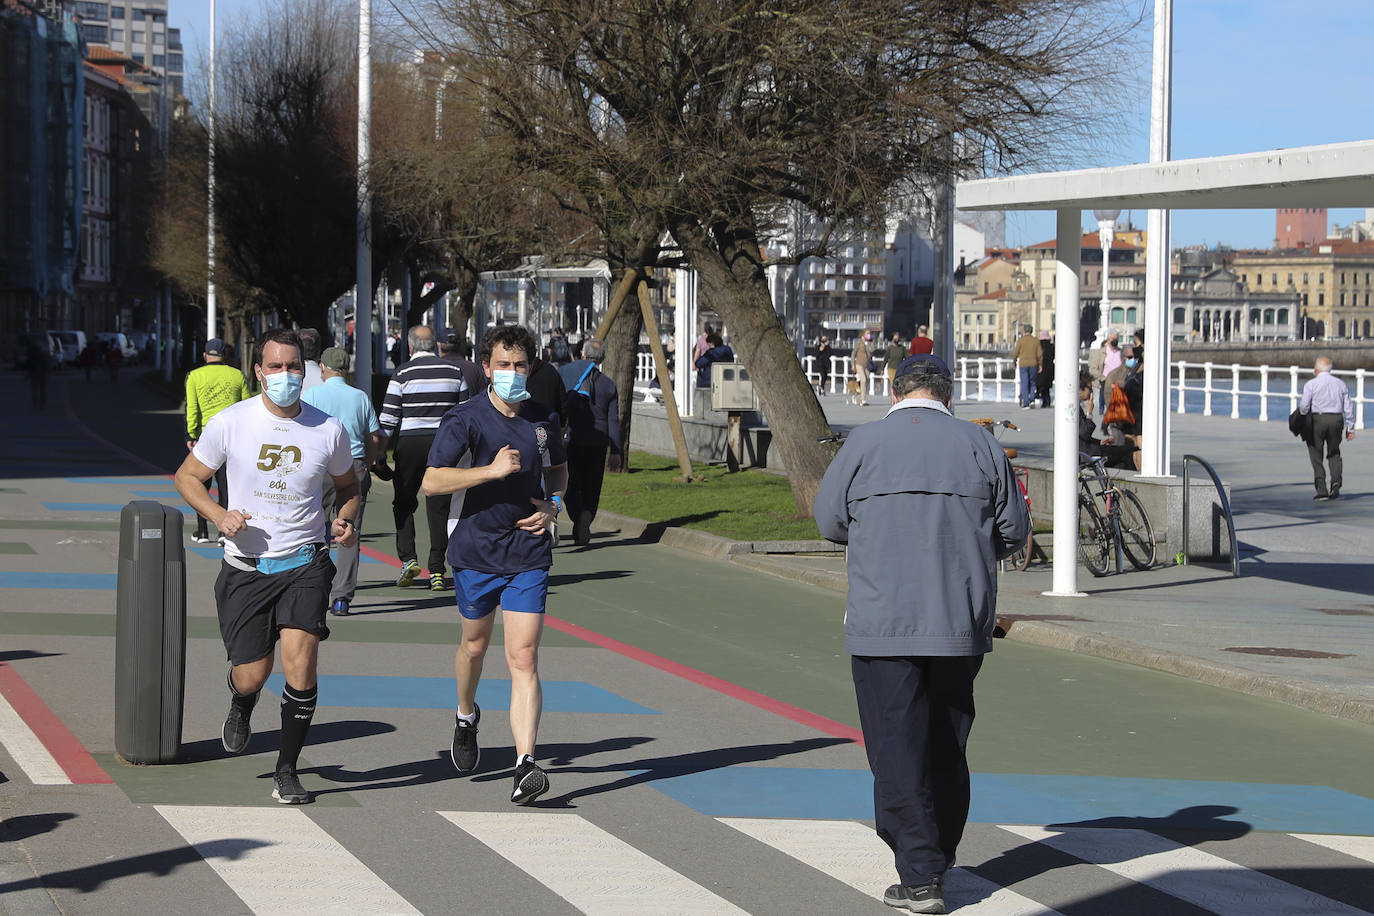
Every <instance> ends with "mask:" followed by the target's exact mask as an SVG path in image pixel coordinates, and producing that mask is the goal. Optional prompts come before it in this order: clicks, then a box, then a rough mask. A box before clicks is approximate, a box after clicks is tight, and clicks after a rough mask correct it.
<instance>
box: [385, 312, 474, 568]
mask: <svg viewBox="0 0 1374 916" xmlns="http://www.w3.org/2000/svg"><path fill="white" fill-rule="evenodd" d="M406 343H407V344H408V345H409V348H410V359H408V360H406V361H405V362H403V363H401V364H400V366H398V367H397V369H396V372H395V373H394V374H393V375H392V376H391V381H390V382H388V383H387V386H386V397H385V399H384V400H383V401H382V415H381V417H380V418H379V422H380V423H381V427H382V433H383V434H384V435H385V436H386V438H387V440H388V444H389V445H390V446H391V448H392V450H393V453H394V454H395V456H396V469H395V471H394V477H392V481H391V486H392V500H391V515H392V520H393V521H394V522H395V523H396V552H397V554H399V555H400V560H401V572H400V574H399V575H397V576H396V584H397V585H399V586H401V587H402V588H405V587H407V586H409V585H410V584H411V583H413V582H414V581H415V578H416V577H417V576H418V575H419V574H420V561H419V552H418V551H417V550H416V547H415V510H416V509H418V508H419V507H420V500H419V493H420V481H421V480H422V479H423V478H424V476H425V461H426V460H427V459H428V458H429V449H430V446H432V445H433V444H434V433H435V431H436V430H438V429H439V421H440V420H441V419H442V418H443V416H444V413H445V412H446V411H447V410H448V409H449V408H450V407H453V406H454V405H455V404H458V403H461V402H462V401H464V400H466V399H467V398H468V397H469V396H470V395H471V392H470V391H469V390H468V387H467V382H466V381H465V380H464V378H463V372H462V370H461V369H460V368H459V367H458V366H455V365H454V364H452V363H449V362H445V361H444V360H442V359H440V358H439V355H438V354H437V353H436V352H435V349H436V348H435V343H434V331H432V330H431V329H430V328H428V327H426V326H425V325H422V324H417V325H416V326H415V327H413V328H411V329H410V333H409V334H408V335H407V336H406ZM377 471H378V474H377V476H378V477H381V478H382V479H383V480H386V479H387V477H388V475H392V474H393V471H392V470H391V468H390V467H388V466H387V463H386V453H385V451H383V453H382V457H381V458H380V459H379V460H378V468H377ZM425 521H426V522H427V524H428V527H429V561H428V562H429V588H430V590H431V591H436V592H441V591H443V590H444V548H445V546H446V545H447V544H448V537H447V534H448V531H447V526H448V500H446V499H426V500H425Z"/></svg>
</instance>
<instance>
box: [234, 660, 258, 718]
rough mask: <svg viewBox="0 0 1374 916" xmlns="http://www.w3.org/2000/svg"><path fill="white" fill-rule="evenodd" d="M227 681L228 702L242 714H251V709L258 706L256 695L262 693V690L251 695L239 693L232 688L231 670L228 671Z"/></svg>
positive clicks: (236, 689)
mask: <svg viewBox="0 0 1374 916" xmlns="http://www.w3.org/2000/svg"><path fill="white" fill-rule="evenodd" d="M227 680H228V681H229V697H230V702H232V703H233V704H234V705H235V706H237V707H239V708H240V709H242V710H243V711H244V712H249V713H251V712H252V711H253V707H254V706H257V705H258V694H260V693H262V690H261V689H258V690H255V691H253V692H252V693H240V692H239V689H238V688H237V687H235V686H234V670H233V669H232V668H231V669H229V677H228V678H227Z"/></svg>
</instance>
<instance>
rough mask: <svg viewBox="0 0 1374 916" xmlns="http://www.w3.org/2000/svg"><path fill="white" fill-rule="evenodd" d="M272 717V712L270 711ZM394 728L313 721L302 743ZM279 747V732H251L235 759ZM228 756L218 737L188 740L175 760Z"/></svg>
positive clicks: (354, 721)
mask: <svg viewBox="0 0 1374 916" xmlns="http://www.w3.org/2000/svg"><path fill="white" fill-rule="evenodd" d="M272 715H273V716H275V715H276V710H275V709H274V710H273V711H272ZM395 730H396V726H394V725H392V724H390V723H388V722H377V721H374V720H371V719H347V720H343V721H339V722H316V723H314V724H313V725H311V727H310V737H309V739H308V741H307V742H306V747H307V749H308V748H309V747H310V746H311V745H315V744H328V743H330V742H331V741H350V740H352V739H354V738H371V737H374V736H376V735H385V734H388V733H390V732H394V731H395ZM280 745H281V731H280V729H272V730H271V731H262V732H259V731H255V732H253V737H252V738H250V739H248V747H246V748H244V750H243V753H242V754H241V755H239V756H252V755H253V754H262V753H266V752H268V751H275V750H276V749H277V748H278V747H280ZM228 756H230V755H229V754H228V753H227V752H226V751H225V750H224V745H223V743H221V741H220V739H218V738H209V739H207V740H205V741H192V742H190V743H189V744H183V745H182V746H181V754H180V756H179V757H178V758H177V762H178V763H200V762H202V761H206V760H219V759H221V758H223V757H228Z"/></svg>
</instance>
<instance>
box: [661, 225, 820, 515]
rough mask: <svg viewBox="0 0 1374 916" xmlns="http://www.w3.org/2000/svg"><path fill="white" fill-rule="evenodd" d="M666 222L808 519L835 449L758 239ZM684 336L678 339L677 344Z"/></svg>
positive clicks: (800, 511) (799, 509)
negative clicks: (772, 290)
mask: <svg viewBox="0 0 1374 916" xmlns="http://www.w3.org/2000/svg"><path fill="white" fill-rule="evenodd" d="M670 229H671V231H672V233H673V237H674V238H675V239H676V240H677V243H678V245H679V246H681V248H682V250H683V252H684V253H685V254H686V255H687V259H688V260H689V261H690V262H691V264H692V266H693V267H694V268H696V270H697V271H698V272H699V273H700V274H701V289H702V295H701V298H702V301H703V302H709V303H710V305H711V307H712V308H713V309H715V311H716V312H717V313H718V314H719V315H720V316H721V318H723V319H724V320H725V324H726V326H727V327H728V328H729V330H730V346H731V348H732V349H733V350H734V351H735V358H736V359H738V360H739V361H740V362H741V363H743V364H744V366H745V368H747V369H748V370H749V375H750V377H751V378H752V379H753V381H754V390H755V391H756V392H758V396H759V401H760V403H761V405H762V407H763V413H764V416H765V417H767V419H768V427H769V429H770V430H771V431H772V434H773V443H774V447H775V448H777V449H778V451H780V452H781V453H782V460H783V464H784V465H785V466H786V469H787V479H788V481H789V482H790V483H791V485H792V498H793V499H794V500H795V501H796V506H797V516H798V517H800V518H810V517H811V516H812V514H813V512H812V505H813V503H814V502H815V499H816V491H817V490H819V489H820V485H821V478H822V477H823V476H824V475H825V469H826V468H827V467H828V466H829V465H830V459H831V457H832V456H833V455H834V449H833V448H830V447H827V446H826V445H825V444H824V443H822V442H820V441H819V440H820V439H821V438H823V437H826V436H829V435H830V423H829V422H828V421H827V420H826V418H825V412H824V411H822V410H821V405H820V402H819V401H818V400H817V399H816V392H815V389H813V388H812V387H811V383H810V382H809V381H808V380H807V378H806V373H805V372H804V371H803V370H802V365H801V362H800V361H798V359H797V351H796V350H795V349H794V348H793V346H792V341H791V340H790V339H789V338H788V336H787V334H786V332H785V331H784V330H783V328H782V324H781V323H780V322H779V320H778V314H777V312H776V311H775V310H774V308H773V299H772V296H771V295H770V294H769V291H768V282H767V275H766V274H765V272H764V269H763V264H762V258H761V256H760V251H759V245H758V242H757V241H756V240H755V238H754V237H753V234H752V233H751V232H747V231H738V230H737V231H735V232H734V233H733V234H730V235H726V234H725V233H723V232H722V233H720V235H719V236H717V235H716V234H707V233H706V232H705V231H703V229H702V228H701V227H700V226H699V225H698V224H696V223H694V222H681V223H678V222H675V223H674V224H673V225H672V226H671V227H670ZM686 343H688V342H685V341H679V343H678V346H679V348H681V347H682V346H683V345H684V344H686ZM679 371H681V370H679Z"/></svg>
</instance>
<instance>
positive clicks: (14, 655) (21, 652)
mask: <svg viewBox="0 0 1374 916" xmlns="http://www.w3.org/2000/svg"><path fill="white" fill-rule="evenodd" d="M64 654H66V653H63V652H35V651H34V650H32V649H14V650H11V651H8V652H0V662H17V661H19V660H20V659H22V658H57V657H58V656H59V655H64Z"/></svg>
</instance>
